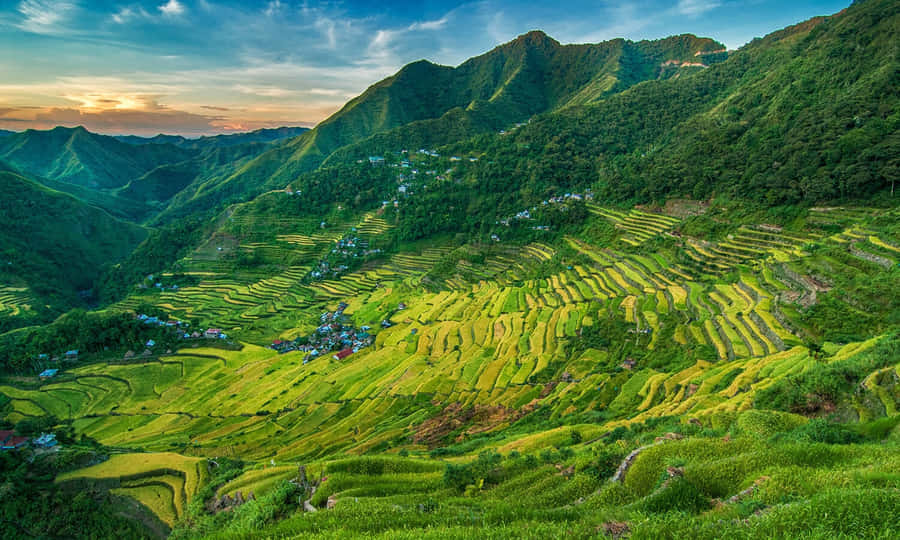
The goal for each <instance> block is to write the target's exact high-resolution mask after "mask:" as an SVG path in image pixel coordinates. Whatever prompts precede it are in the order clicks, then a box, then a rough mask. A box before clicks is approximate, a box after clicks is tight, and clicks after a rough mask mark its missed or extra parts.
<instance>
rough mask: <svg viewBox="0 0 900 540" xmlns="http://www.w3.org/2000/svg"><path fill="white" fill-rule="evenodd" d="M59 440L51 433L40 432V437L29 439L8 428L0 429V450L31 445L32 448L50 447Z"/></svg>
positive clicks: (55, 444) (54, 445) (16, 448)
mask: <svg viewBox="0 0 900 540" xmlns="http://www.w3.org/2000/svg"><path fill="white" fill-rule="evenodd" d="M58 444H59V441H57V440H56V435H55V434H53V433H41V435H40V437H37V438H35V439H30V438H28V437H22V436H19V435H16V434H15V433H14V432H13V431H10V430H0V450H2V451H6V450H19V449H21V448H25V447H27V446H28V445H31V446H32V447H33V448H43V449H50V448H54V447H57V445H58Z"/></svg>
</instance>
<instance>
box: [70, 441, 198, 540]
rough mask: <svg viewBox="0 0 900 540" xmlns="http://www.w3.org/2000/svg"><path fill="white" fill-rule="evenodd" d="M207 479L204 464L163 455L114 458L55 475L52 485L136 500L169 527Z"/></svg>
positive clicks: (126, 455)
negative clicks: (87, 487) (99, 488)
mask: <svg viewBox="0 0 900 540" xmlns="http://www.w3.org/2000/svg"><path fill="white" fill-rule="evenodd" d="M207 477H208V472H207V465H206V460H204V459H199V458H190V457H185V456H182V455H179V454H174V453H170V452H165V453H157V454H116V455H113V456H111V457H110V458H109V459H108V460H107V461H105V462H103V463H100V464H98V465H94V466H93V467H87V468H85V469H79V470H76V471H72V472H70V473H65V474H62V475H59V476H58V477H57V479H56V481H57V483H60V484H62V485H63V486H71V487H72V489H80V488H81V486H85V485H103V486H104V487H106V488H107V489H110V490H111V491H112V492H113V493H116V494H118V495H125V496H127V497H131V498H133V499H135V500H137V501H138V502H139V503H141V504H142V505H144V506H146V507H147V508H148V509H149V510H150V511H152V512H153V513H154V514H156V515H157V516H158V517H159V518H160V519H161V520H162V521H163V522H164V523H166V524H167V525H168V526H170V527H171V526H173V525H174V524H175V522H176V521H177V520H178V519H179V518H181V517H182V516H183V515H184V512H185V507H186V505H187V504H188V503H189V502H190V500H191V498H192V497H193V496H194V495H196V493H197V491H198V489H199V488H200V487H201V486H202V485H203V484H204V483H205V482H206V481H207Z"/></svg>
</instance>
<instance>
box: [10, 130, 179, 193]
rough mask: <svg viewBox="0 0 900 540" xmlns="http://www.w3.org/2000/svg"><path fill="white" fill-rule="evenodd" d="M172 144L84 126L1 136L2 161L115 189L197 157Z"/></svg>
mask: <svg viewBox="0 0 900 540" xmlns="http://www.w3.org/2000/svg"><path fill="white" fill-rule="evenodd" d="M194 154H195V152H194V151H191V150H185V149H181V148H176V147H174V146H171V145H141V146H133V145H129V144H125V143H123V142H121V141H119V140H117V139H115V138H114V137H107V136H105V135H98V134H95V133H90V132H89V131H87V130H86V129H84V128H83V127H77V128H64V127H57V128H54V129H52V130H49V131H36V130H28V131H25V132H22V133H17V134H14V135H10V136H8V137H4V138H2V139H0V159H4V160H6V161H8V162H9V163H10V164H11V165H13V166H15V167H17V168H18V169H19V170H21V171H23V172H26V173H28V174H31V175H34V176H39V177H44V178H48V179H50V180H58V181H61V182H66V183H70V184H76V185H79V186H82V187H87V188H91V189H111V188H116V187H119V186H122V185H124V184H126V183H127V182H128V181H129V180H131V179H132V178H137V177H138V176H140V175H142V174H144V173H146V172H147V171H149V170H150V169H153V168H154V167H157V166H159V165H162V164H165V163H176V162H179V161H184V160H185V159H188V158H190V157H192V156H193V155H194Z"/></svg>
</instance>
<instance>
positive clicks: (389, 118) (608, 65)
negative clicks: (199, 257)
mask: <svg viewBox="0 0 900 540" xmlns="http://www.w3.org/2000/svg"><path fill="white" fill-rule="evenodd" d="M722 48H723V46H722V45H721V44H719V43H717V42H715V41H713V40H711V39H706V38H697V37H694V36H690V35H685V36H675V37H672V38H666V39H663V40H658V41H641V42H637V43H635V42H630V41H626V40H622V39H619V40H613V41H609V42H604V43H600V44H588V45H560V44H559V42H557V41H556V40H553V39H552V38H550V37H549V36H547V35H546V34H544V33H543V32H537V31H535V32H530V33H528V34H525V35H523V36H520V37H519V38H517V39H516V40H514V41H512V42H509V43H507V44H505V45H501V46H499V47H497V48H496V49H494V50H492V51H490V52H488V53H486V54H484V55H481V56H478V57H475V58H472V59H470V60H467V61H466V62H464V63H463V64H461V65H460V66H458V67H456V68H451V67H446V66H439V65H435V64H432V63H430V62H427V61H424V60H422V61H419V62H414V63H412V64H409V65H407V66H405V67H404V68H403V69H401V70H400V71H399V72H398V73H397V74H396V75H394V76H392V77H389V78H387V79H385V80H383V81H380V82H378V83H376V84H374V85H373V86H371V87H370V88H369V89H368V90H366V91H365V92H364V93H363V94H362V95H360V96H359V97H357V98H354V99H353V100H351V101H350V102H349V103H347V104H346V105H345V106H344V107H343V108H342V109H341V110H340V111H338V112H337V113H335V114H334V115H332V116H331V117H330V118H328V119H327V120H325V121H324V122H322V123H321V124H319V125H318V126H316V127H315V128H314V129H313V130H311V131H309V132H307V133H304V134H303V135H300V136H299V137H296V138H294V139H290V140H288V141H286V142H284V143H282V144H280V145H277V146H276V147H275V148H272V149H271V150H269V151H268V152H266V153H264V154H262V155H261V156H259V158H257V159H255V160H254V161H253V162H251V163H249V164H248V165H247V166H246V167H244V168H242V169H240V170H239V171H237V172H236V173H235V174H234V175H233V176H232V177H230V178H228V179H226V180H225V181H224V182H222V183H221V184H220V185H218V186H212V189H211V190H210V191H209V192H208V193H206V194H205V195H204V196H203V197H202V201H203V202H202V203H198V202H197V201H194V203H195V204H201V205H204V206H206V207H210V206H214V205H216V204H221V203H222V202H223V201H226V200H229V198H231V197H234V196H236V195H238V194H248V193H249V194H258V193H260V192H262V191H265V190H266V189H272V188H281V187H283V186H284V185H286V184H288V183H289V182H291V181H292V180H293V179H294V178H295V177H296V176H297V175H298V174H301V173H303V172H305V171H309V170H312V169H314V168H315V167H317V166H318V165H319V164H321V163H322V162H323V160H325V159H326V158H327V157H328V156H329V155H331V154H332V153H333V152H335V151H336V150H338V149H339V148H342V147H345V146H347V145H349V144H352V143H355V142H358V141H362V140H364V139H366V138H368V137H371V136H373V135H376V134H379V133H386V132H390V130H393V129H399V130H400V132H399V137H400V138H402V137H405V136H407V135H406V134H407V132H405V131H403V129H404V128H403V126H408V129H411V130H413V131H414V132H415V133H417V134H422V135H423V136H422V137H419V138H417V139H416V140H417V141H421V142H422V144H425V145H435V144H446V143H449V142H453V141H456V140H460V139H464V138H467V137H471V136H472V135H475V134H478V133H484V132H490V131H496V130H498V129H501V128H503V127H506V126H509V125H511V124H513V123H516V122H522V121H525V120H527V119H528V118H530V117H531V116H533V115H535V114H538V113H542V112H545V111H548V110H552V109H556V108H560V107H564V106H566V105H568V104H569V103H583V102H586V101H590V100H593V99H596V98H598V97H601V96H603V95H607V94H610V93H615V92H619V91H622V90H624V89H625V88H628V87H629V86H631V85H633V84H635V83H637V82H640V81H642V80H646V79H648V78H657V77H661V76H666V77H668V76H671V75H672V70H671V68H669V67H667V66H665V65H664V64H665V63H666V62H668V61H676V62H679V63H680V62H687V61H691V62H696V61H697V60H696V59H697V56H696V55H697V53H704V52H710V51H715V50H719V49H722ZM416 123H422V124H421V125H418V126H416Z"/></svg>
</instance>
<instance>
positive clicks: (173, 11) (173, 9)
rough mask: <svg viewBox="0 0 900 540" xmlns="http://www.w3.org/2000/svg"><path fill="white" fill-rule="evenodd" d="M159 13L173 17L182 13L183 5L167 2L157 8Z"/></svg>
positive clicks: (171, 0) (176, 1) (176, 0)
mask: <svg viewBox="0 0 900 540" xmlns="http://www.w3.org/2000/svg"><path fill="white" fill-rule="evenodd" d="M159 11H160V13H162V14H163V15H166V16H168V17H175V16H177V15H181V14H182V13H184V5H182V3H181V2H179V1H178V0H169V1H168V2H166V3H165V4H162V5H161V6H159Z"/></svg>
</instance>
